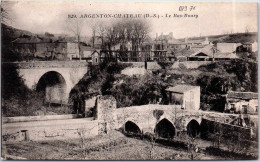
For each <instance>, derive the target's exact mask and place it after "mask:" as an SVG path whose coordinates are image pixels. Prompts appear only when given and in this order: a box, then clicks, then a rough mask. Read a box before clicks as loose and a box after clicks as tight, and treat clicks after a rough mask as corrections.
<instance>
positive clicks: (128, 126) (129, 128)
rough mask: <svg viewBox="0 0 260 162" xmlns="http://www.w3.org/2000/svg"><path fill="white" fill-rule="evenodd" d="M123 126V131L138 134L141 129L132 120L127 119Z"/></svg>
mask: <svg viewBox="0 0 260 162" xmlns="http://www.w3.org/2000/svg"><path fill="white" fill-rule="evenodd" d="M124 128H125V131H126V132H127V133H135V134H140V133H141V129H140V128H139V127H138V125H137V124H135V123H134V122H132V121H127V122H126V123H125V124H124Z"/></svg>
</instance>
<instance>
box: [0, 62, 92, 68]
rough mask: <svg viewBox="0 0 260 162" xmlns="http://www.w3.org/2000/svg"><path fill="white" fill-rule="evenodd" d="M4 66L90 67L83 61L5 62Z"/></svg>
mask: <svg viewBox="0 0 260 162" xmlns="http://www.w3.org/2000/svg"><path fill="white" fill-rule="evenodd" d="M3 64H4V65H16V66H17V67H18V68H19V69H39V68H79V67H86V66H88V65H89V63H88V62H83V61H31V62H4V63H3Z"/></svg>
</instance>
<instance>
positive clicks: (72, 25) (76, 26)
mask: <svg viewBox="0 0 260 162" xmlns="http://www.w3.org/2000/svg"><path fill="white" fill-rule="evenodd" d="M82 25H83V22H82V21H80V20H78V19H73V20H69V21H68V26H67V28H68V30H69V31H70V32H71V33H73V34H74V36H75V37H76V43H77V46H78V51H79V59H80V60H81V57H82V56H81V55H82V52H81V49H80V37H81V31H82Z"/></svg>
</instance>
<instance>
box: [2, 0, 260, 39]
mask: <svg viewBox="0 0 260 162" xmlns="http://www.w3.org/2000/svg"><path fill="white" fill-rule="evenodd" d="M2 3H3V6H4V7H6V10H7V12H8V15H9V16H10V17H11V21H10V23H9V25H11V26H13V27H15V28H19V29H23V30H28V31H30V32H33V33H45V32H50V33H53V34H69V35H72V34H73V33H72V32H71V31H70V30H69V27H68V26H69V24H70V23H71V21H72V22H73V21H75V20H76V19H75V18H74V19H69V18H68V15H69V14H70V15H77V17H78V20H77V21H80V22H81V25H82V32H81V35H82V36H91V34H92V31H91V27H92V26H93V25H94V24H95V23H97V22H105V23H110V22H111V21H115V20H117V19H118V18H83V19H80V18H79V17H80V15H82V14H113V15H114V14H142V18H141V19H144V18H143V15H144V14H150V15H153V14H156V15H159V16H160V18H146V21H148V22H149V24H150V26H151V32H150V35H151V36H152V37H155V35H156V33H158V34H159V35H160V34H161V33H163V34H168V33H169V32H173V36H174V37H175V38H185V37H193V36H200V35H201V36H206V35H217V34H224V33H230V32H233V33H236V32H245V29H246V28H247V29H248V30H249V31H250V32H256V31H257V29H258V28H257V24H258V22H257V20H258V18H257V15H258V10H257V2H134V1H133V2H129V1H128V2H127V1H124V2H108V1H106V2H98V1H95V2H89V1H37V2H36V1H12V2H8V3H6V2H2ZM185 6H187V11H179V9H180V8H184V9H185ZM194 7H195V8H194ZM191 9H192V10H191ZM190 10H191V11H190ZM166 14H168V15H171V16H173V15H174V14H177V15H184V14H188V15H194V16H195V17H189V18H187V17H181V18H176V17H171V18H166V17H165V15H166ZM196 15H197V18H196ZM79 19H80V20H79Z"/></svg>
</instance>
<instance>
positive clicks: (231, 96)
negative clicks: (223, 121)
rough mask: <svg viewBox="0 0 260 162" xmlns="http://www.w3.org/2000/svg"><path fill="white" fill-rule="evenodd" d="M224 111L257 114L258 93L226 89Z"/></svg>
mask: <svg viewBox="0 0 260 162" xmlns="http://www.w3.org/2000/svg"><path fill="white" fill-rule="evenodd" d="M225 111H226V112H231V113H239V114H258V93H254V92H236V91H228V93H227V95H226V105H225Z"/></svg>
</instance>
